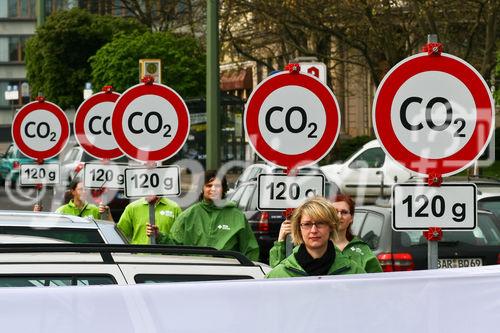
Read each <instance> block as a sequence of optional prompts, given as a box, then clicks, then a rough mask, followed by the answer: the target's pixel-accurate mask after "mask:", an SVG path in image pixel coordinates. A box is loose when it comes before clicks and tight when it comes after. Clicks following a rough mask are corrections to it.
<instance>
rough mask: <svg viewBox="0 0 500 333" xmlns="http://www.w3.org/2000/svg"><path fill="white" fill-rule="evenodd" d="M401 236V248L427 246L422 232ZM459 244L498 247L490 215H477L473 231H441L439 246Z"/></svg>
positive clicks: (498, 237) (499, 232)
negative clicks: (441, 237) (441, 236)
mask: <svg viewBox="0 0 500 333" xmlns="http://www.w3.org/2000/svg"><path fill="white" fill-rule="evenodd" d="M400 234H401V244H402V245H403V246H419V245H425V244H427V240H426V238H425V237H424V236H423V235H422V231H419V230H408V231H403V232H401V233H400ZM446 243H461V244H469V245H476V246H483V245H484V246H495V245H500V230H499V229H498V227H497V225H496V223H495V221H494V217H493V216H492V215H491V214H478V223H477V227H476V228H475V229H474V230H464V231H449V230H447V231H443V239H442V240H441V241H440V244H446Z"/></svg>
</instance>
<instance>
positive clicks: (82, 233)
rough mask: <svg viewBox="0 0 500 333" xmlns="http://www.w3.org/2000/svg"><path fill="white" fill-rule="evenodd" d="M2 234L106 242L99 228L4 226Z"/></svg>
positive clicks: (82, 241)
mask: <svg viewBox="0 0 500 333" xmlns="http://www.w3.org/2000/svg"><path fill="white" fill-rule="evenodd" d="M0 234H2V235H16V236H32V237H44V238H52V239H58V240H62V241H66V242H70V243H77V244H89V243H100V244H103V243H104V240H103V239H102V237H101V235H100V234H99V231H98V230H97V229H83V228H74V229H73V228H34V227H4V226H3V227H1V228H0ZM13 238H15V237H13ZM2 240H3V242H4V243H8V241H6V238H5V237H3V238H2Z"/></svg>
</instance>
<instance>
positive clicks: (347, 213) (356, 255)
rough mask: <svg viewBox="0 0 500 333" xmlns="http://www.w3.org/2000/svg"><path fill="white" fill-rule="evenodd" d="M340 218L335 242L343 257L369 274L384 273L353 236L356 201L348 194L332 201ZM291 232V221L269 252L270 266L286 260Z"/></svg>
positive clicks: (370, 252)
mask: <svg viewBox="0 0 500 333" xmlns="http://www.w3.org/2000/svg"><path fill="white" fill-rule="evenodd" d="M332 201H333V202H332V205H333V207H334V208H335V209H336V210H337V214H338V217H339V227H338V237H337V238H336V239H334V240H333V243H334V244H335V246H336V247H337V248H338V249H339V250H340V251H341V252H342V254H343V255H345V256H347V257H348V258H349V259H351V260H353V261H355V262H356V263H358V264H359V265H360V266H361V267H363V269H364V270H365V271H366V272H367V273H377V272H382V267H381V266H380V263H379V262H378V260H377V257H376V256H375V255H374V254H373V252H372V251H371V249H370V247H369V246H368V245H367V244H366V243H365V242H364V241H363V240H361V239H360V238H359V237H356V236H354V235H353V233H352V231H351V226H352V223H353V216H354V206H355V203H354V200H352V198H351V197H350V196H348V195H346V194H338V195H336V196H335V198H333V200H332ZM290 232H291V229H290V221H289V220H286V221H284V222H283V223H282V224H281V228H280V232H279V235H278V240H277V241H276V242H274V246H273V247H272V248H271V250H270V252H269V264H270V265H271V267H275V266H277V265H278V264H279V263H280V262H281V261H282V260H283V259H285V257H286V255H285V237H286V236H287V235H288V234H289V233H290Z"/></svg>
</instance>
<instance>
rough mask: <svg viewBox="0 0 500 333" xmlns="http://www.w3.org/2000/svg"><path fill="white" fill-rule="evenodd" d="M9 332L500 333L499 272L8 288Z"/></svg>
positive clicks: (0, 317)
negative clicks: (498, 331)
mask: <svg viewBox="0 0 500 333" xmlns="http://www.w3.org/2000/svg"><path fill="white" fill-rule="evenodd" d="M0 300H1V301H0V325H1V330H2V332H30V333H33V332H50V333H56V332H64V333H68V332H107V333H112V332H113V333H114V332H118V333H126V332H169V333H170V332H217V333H223V332H228V333H245V332H287V333H292V332H301V333H302V332H342V333H347V332H356V333H362V332H369V333H374V332H397V333H401V332H405V333H406V332H419V333H422V332H429V333H431V332H436V333H437V332H453V333H460V332H464V333H465V332H467V333H470V332H497V330H498V329H499V328H498V327H499V325H500V265H496V266H486V267H480V268H464V269H453V270H434V271H417V272H400V273H380V274H360V275H354V276H353V275H351V276H347V275H346V276H335V277H322V278H294V279H280V280H258V281H232V282H227V281H225V282H209V283H180V284H179V283H177V284H156V285H137V286H95V287H49V288H0Z"/></svg>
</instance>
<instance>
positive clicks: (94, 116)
mask: <svg viewBox="0 0 500 333" xmlns="http://www.w3.org/2000/svg"><path fill="white" fill-rule="evenodd" d="M119 97H120V94H118V93H115V92H99V93H97V94H94V95H92V96H91V97H89V98H88V99H86V100H85V101H84V102H83V103H82V104H81V105H80V107H79V108H78V110H77V111H76V115H75V121H74V123H73V127H74V132H75V137H76V140H77V141H78V143H79V144H80V146H82V148H83V149H84V150H85V151H86V152H87V153H89V154H90V155H91V156H93V157H95V158H102V159H108V160H112V159H115V158H118V157H120V156H122V155H123V153H122V151H121V150H120V148H119V147H118V144H117V143H116V140H115V137H114V136H113V132H112V129H111V116H112V114H113V109H114V107H115V102H116V100H117V99H118V98H119Z"/></svg>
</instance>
